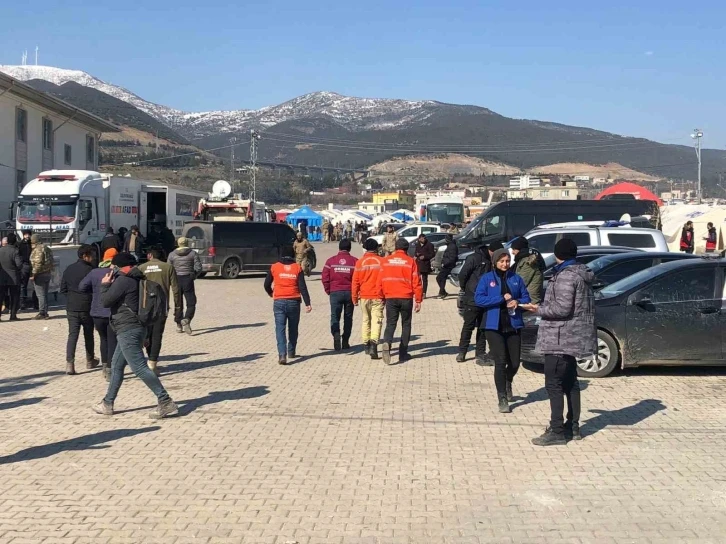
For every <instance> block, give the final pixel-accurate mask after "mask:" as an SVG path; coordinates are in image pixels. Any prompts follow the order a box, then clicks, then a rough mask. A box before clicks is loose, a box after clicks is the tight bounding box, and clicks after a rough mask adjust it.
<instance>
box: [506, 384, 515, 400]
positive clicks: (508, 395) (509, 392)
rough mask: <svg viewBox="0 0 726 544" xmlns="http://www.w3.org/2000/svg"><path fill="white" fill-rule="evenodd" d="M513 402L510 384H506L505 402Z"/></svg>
mask: <svg viewBox="0 0 726 544" xmlns="http://www.w3.org/2000/svg"><path fill="white" fill-rule="evenodd" d="M512 401H514V394H513V393H512V382H507V402H512Z"/></svg>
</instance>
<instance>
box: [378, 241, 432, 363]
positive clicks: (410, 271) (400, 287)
mask: <svg viewBox="0 0 726 544" xmlns="http://www.w3.org/2000/svg"><path fill="white" fill-rule="evenodd" d="M379 285H380V286H381V291H382V292H383V298H384V299H385V300H386V331H385V332H384V333H383V345H382V346H381V348H382V352H383V361H384V362H385V363H386V364H388V365H390V364H391V344H392V343H393V333H394V332H396V325H398V317H399V316H401V327H402V330H401V344H400V346H399V349H398V362H399V363H404V362H406V361H408V359H409V355H408V342H409V340H410V339H411V318H412V317H413V312H416V313H418V312H419V311H420V310H421V301H422V300H423V286H422V285H421V276H419V273H418V266H417V265H416V261H415V260H414V259H412V258H411V257H409V256H408V241H407V240H406V239H405V238H399V239H398V240H396V251H395V252H394V253H393V254H392V255H390V256H389V257H387V258H385V259H384V260H383V264H382V266H381V275H380V277H379Z"/></svg>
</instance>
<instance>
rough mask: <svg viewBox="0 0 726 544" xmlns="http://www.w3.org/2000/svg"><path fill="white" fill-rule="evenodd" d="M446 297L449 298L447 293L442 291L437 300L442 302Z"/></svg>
mask: <svg viewBox="0 0 726 544" xmlns="http://www.w3.org/2000/svg"><path fill="white" fill-rule="evenodd" d="M448 296H449V293H447V292H446V291H442V292H441V293H439V298H440V299H442V300H444V299H445V298H446V297H448Z"/></svg>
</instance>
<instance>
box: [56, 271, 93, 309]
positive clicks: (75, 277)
mask: <svg viewBox="0 0 726 544" xmlns="http://www.w3.org/2000/svg"><path fill="white" fill-rule="evenodd" d="M91 270H93V266H92V265H91V263H87V262H86V261H83V260H81V259H79V260H77V261H76V262H75V263H73V264H72V265H70V266H69V267H68V268H66V270H65V272H63V277H62V278H61V284H60V292H61V293H62V294H64V295H65V296H66V311H68V312H90V311H91V301H92V300H93V293H84V292H82V291H81V287H80V286H81V281H83V278H85V277H86V276H88V274H90V273H91Z"/></svg>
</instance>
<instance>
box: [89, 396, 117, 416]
mask: <svg viewBox="0 0 726 544" xmlns="http://www.w3.org/2000/svg"><path fill="white" fill-rule="evenodd" d="M93 411H94V412H96V413H97V414H101V415H102V416H112V415H113V404H107V403H106V401H103V400H102V401H101V402H99V403H98V404H96V405H95V406H94V407H93Z"/></svg>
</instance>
